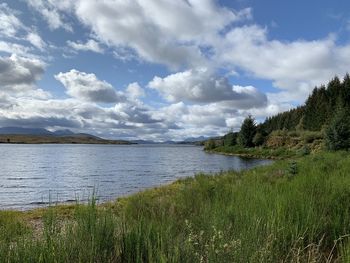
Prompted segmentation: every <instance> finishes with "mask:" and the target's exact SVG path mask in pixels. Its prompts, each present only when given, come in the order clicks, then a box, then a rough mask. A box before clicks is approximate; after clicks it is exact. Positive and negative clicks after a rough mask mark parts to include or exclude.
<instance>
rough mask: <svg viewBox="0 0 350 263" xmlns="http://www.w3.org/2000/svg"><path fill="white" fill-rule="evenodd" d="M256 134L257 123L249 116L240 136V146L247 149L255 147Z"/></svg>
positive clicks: (244, 122)
mask: <svg viewBox="0 0 350 263" xmlns="http://www.w3.org/2000/svg"><path fill="white" fill-rule="evenodd" d="M255 134H256V123H255V120H254V118H253V117H252V116H251V115H249V116H248V117H247V118H245V120H244V121H243V123H242V126H241V130H240V132H239V134H238V138H237V140H238V144H239V145H241V146H243V147H245V148H247V147H253V146H254V143H253V138H254V136H255Z"/></svg>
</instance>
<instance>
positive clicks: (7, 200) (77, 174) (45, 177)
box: [0, 144, 270, 210]
mask: <svg viewBox="0 0 350 263" xmlns="http://www.w3.org/2000/svg"><path fill="white" fill-rule="evenodd" d="M0 151H1V158H0V209H19V210H26V209H32V208H36V207H40V206H45V205H47V204H48V203H49V202H73V201H74V200H76V199H79V200H80V201H84V200H86V199H87V198H88V197H89V196H91V194H92V192H93V190H94V189H95V190H96V191H97V197H98V199H99V201H100V202H103V201H109V200H113V199H115V198H116V197H119V196H124V195H128V194H131V193H135V192H137V191H140V190H142V189H146V188H150V187H155V186H160V185H164V184H167V183H170V182H173V181H175V180H176V179H178V178H182V177H187V176H193V175H195V174H196V173H199V172H205V173H209V172H219V171H221V170H230V169H233V170H242V169H248V168H251V167H254V166H258V165H264V164H268V163H270V161H267V160H252V159H250V160H249V159H242V158H239V157H232V156H223V155H217V154H208V153H205V152H204V151H203V149H202V147H197V146H182V145H123V146H119V145H117V146H116V145H64V144H44V145H20V144H1V145H0Z"/></svg>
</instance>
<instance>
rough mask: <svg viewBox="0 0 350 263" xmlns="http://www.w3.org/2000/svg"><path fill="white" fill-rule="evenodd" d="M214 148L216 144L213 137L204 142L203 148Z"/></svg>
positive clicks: (208, 149)
mask: <svg viewBox="0 0 350 263" xmlns="http://www.w3.org/2000/svg"><path fill="white" fill-rule="evenodd" d="M215 148H216V144H215V141H214V139H209V140H207V141H206V142H205V145H204V150H206V151H210V150H213V149H215Z"/></svg>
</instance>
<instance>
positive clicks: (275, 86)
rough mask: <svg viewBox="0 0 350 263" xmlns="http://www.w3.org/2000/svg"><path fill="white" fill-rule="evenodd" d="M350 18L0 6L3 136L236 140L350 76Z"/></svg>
mask: <svg viewBox="0 0 350 263" xmlns="http://www.w3.org/2000/svg"><path fill="white" fill-rule="evenodd" d="M349 17H350V2H349V1H348V0H338V1H326V0H309V1H302V0H295V1H280V0H265V1H261V0H221V1H219V0H217V1H215V0H100V1H99V0H61V1H55V0H5V1H3V0H2V1H1V2H0V126H2V127H7V126H16V127H17V126H18V127H30V128H33V127H34V128H46V129H49V130H52V131H54V130H61V129H70V130H72V131H74V132H85V133H91V134H94V135H98V136H101V137H104V138H112V139H144V140H155V141H166V140H183V139H185V138H189V137H199V136H208V137H209V136H218V135H223V134H225V133H227V132H229V131H231V130H234V131H237V130H239V127H240V125H241V123H242V121H243V120H244V118H245V117H247V116H248V115H249V114H251V115H253V116H254V117H255V119H256V120H257V121H258V122H261V121H264V119H265V118H266V117H268V116H272V115H274V114H276V113H278V112H282V111H285V110H288V109H291V108H293V107H295V106H297V105H301V104H303V103H304V101H305V99H306V98H307V97H308V94H309V93H310V92H311V91H312V89H313V88H314V87H315V86H319V85H322V84H326V83H327V82H328V80H330V79H331V78H333V77H334V76H335V75H338V76H340V77H343V76H344V75H345V74H346V73H347V72H348V71H349V70H350V34H349V33H350V19H349Z"/></svg>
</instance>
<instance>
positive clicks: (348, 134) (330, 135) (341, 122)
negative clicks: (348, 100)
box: [326, 109, 350, 151]
mask: <svg viewBox="0 0 350 263" xmlns="http://www.w3.org/2000/svg"><path fill="white" fill-rule="evenodd" d="M349 114H350V112H349V110H345V109H340V110H339V111H338V113H337V115H336V116H335V118H334V119H333V120H332V122H331V123H330V125H329V127H328V128H327V129H326V145H327V148H328V149H329V150H333V151H336V150H341V149H346V150H348V149H350V115H349Z"/></svg>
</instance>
